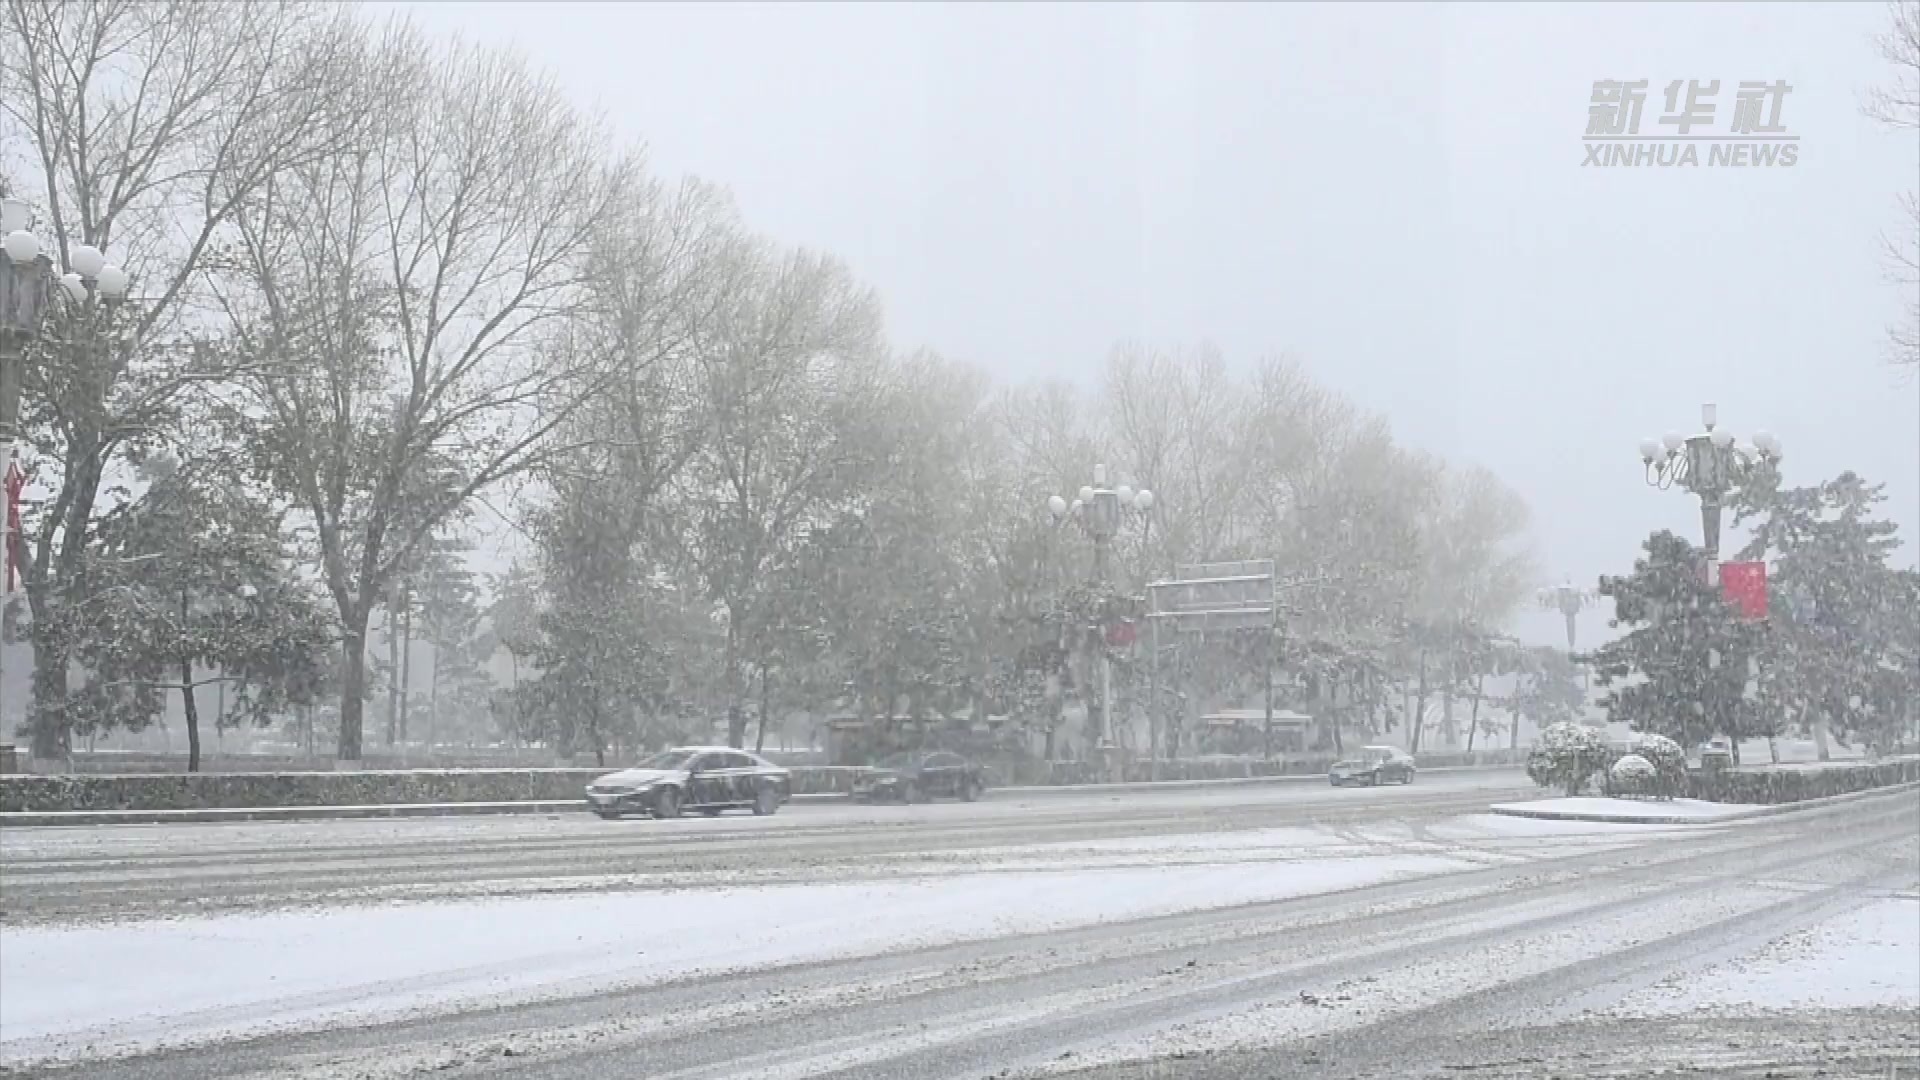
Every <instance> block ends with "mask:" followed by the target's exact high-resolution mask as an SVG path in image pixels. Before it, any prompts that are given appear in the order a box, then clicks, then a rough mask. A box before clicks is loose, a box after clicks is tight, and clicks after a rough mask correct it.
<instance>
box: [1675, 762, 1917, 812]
mask: <svg viewBox="0 0 1920 1080" xmlns="http://www.w3.org/2000/svg"><path fill="white" fill-rule="evenodd" d="M1688 780H1689V782H1688V789H1689V790H1688V792H1687V794H1688V795H1690V796H1691V797H1693V798H1696V799H1705V800H1707V801H1709V802H1726V803H1766V804H1775V803H1790V802H1804V801H1806V800H1808V799H1824V798H1827V797H1828V796H1831V795H1846V794H1848V793H1850V792H1855V791H1866V790H1868V789H1870V788H1879V787H1892V786H1893V785H1895V784H1911V783H1916V782H1920V757H1906V758H1899V759H1894V760H1887V761H1867V762H1861V763H1859V764H1857V765H1841V764H1832V765H1828V766H1827V767H1825V768H1820V769H1795V768H1758V769H1734V770H1728V771H1724V772H1714V773H1707V772H1695V773H1691V774H1689V777H1688Z"/></svg>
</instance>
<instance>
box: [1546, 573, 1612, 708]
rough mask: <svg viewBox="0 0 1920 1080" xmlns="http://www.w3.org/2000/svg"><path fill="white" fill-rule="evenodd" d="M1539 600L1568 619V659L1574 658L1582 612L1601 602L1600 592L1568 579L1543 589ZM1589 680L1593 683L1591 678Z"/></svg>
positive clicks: (1550, 609) (1547, 607) (1576, 650)
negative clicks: (1584, 587)
mask: <svg viewBox="0 0 1920 1080" xmlns="http://www.w3.org/2000/svg"><path fill="white" fill-rule="evenodd" d="M1539 601H1540V606H1541V607H1543V608H1545V609H1547V610H1548V611H1557V612H1559V613H1560V614H1561V616H1563V617H1564V618H1565V619H1566V620H1567V659H1569V660H1572V659H1573V657H1574V656H1575V655H1576V653H1577V652H1578V643H1579V622H1580V613H1581V612H1582V611H1585V610H1587V609H1588V608H1590V607H1594V606H1595V605H1597V604H1599V603H1600V594H1599V593H1597V592H1595V591H1594V590H1592V589H1583V588H1581V587H1580V586H1578V585H1575V584H1574V583H1573V582H1571V581H1567V582H1563V583H1561V584H1559V585H1549V586H1547V587H1546V588H1544V589H1541V590H1540V594H1539ZM1584 674H1585V673H1584V670H1583V676H1584ZM1588 682H1589V685H1591V682H1590V679H1589V680H1588Z"/></svg>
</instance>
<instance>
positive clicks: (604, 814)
mask: <svg viewBox="0 0 1920 1080" xmlns="http://www.w3.org/2000/svg"><path fill="white" fill-rule="evenodd" d="M594 813H595V814H598V815H599V816H600V820H602V821H618V820H620V811H618V810H595V811H594Z"/></svg>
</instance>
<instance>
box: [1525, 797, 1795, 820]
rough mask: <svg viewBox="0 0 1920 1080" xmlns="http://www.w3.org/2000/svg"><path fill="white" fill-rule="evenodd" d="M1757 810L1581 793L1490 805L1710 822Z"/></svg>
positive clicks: (1531, 812) (1532, 814)
mask: <svg viewBox="0 0 1920 1080" xmlns="http://www.w3.org/2000/svg"><path fill="white" fill-rule="evenodd" d="M1759 809H1761V807H1758V806H1748V805H1745V804H1741V803H1715V802H1703V801H1701V800H1699V799H1665V800H1654V799H1614V798H1608V797H1605V796H1598V795H1590V796H1589V795H1583V796H1578V797H1575V798H1570V799H1533V800H1529V801H1527V802H1523V803H1499V804H1496V805H1495V806H1494V807H1493V812H1494V813H1496V814H1505V815H1513V816H1518V817H1529V818H1553V817H1563V818H1566V819H1568V820H1574V821H1580V820H1587V821H1593V820H1600V821H1605V820H1614V821H1632V820H1634V819H1636V818H1649V817H1652V818H1666V819H1676V820H1687V821H1700V822H1710V821H1731V820H1734V819H1736V818H1741V817H1747V816H1749V815H1751V814H1752V813H1753V812H1754V811H1756V810H1759Z"/></svg>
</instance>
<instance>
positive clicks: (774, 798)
mask: <svg viewBox="0 0 1920 1080" xmlns="http://www.w3.org/2000/svg"><path fill="white" fill-rule="evenodd" d="M778 809H780V793H779V792H777V791H775V790H773V788H771V787H763V788H761V789H760V790H759V791H757V792H755V793H754V796H753V812H754V814H755V815H756V816H758V817H768V816H771V815H772V814H773V812H774V811H775V810H778Z"/></svg>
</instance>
